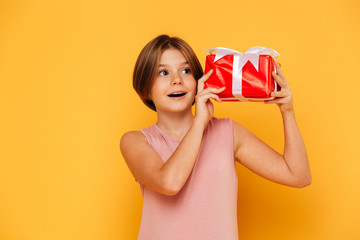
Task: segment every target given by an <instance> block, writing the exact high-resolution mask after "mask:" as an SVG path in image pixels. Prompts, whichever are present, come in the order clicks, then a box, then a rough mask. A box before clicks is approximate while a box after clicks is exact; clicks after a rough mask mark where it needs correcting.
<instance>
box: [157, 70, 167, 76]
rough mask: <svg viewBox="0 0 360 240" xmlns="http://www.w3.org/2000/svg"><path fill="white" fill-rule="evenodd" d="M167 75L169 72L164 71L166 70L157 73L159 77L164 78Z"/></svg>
mask: <svg viewBox="0 0 360 240" xmlns="http://www.w3.org/2000/svg"><path fill="white" fill-rule="evenodd" d="M168 74H169V72H168V71H166V70H161V71H160V72H159V75H161V76H166V75H168Z"/></svg>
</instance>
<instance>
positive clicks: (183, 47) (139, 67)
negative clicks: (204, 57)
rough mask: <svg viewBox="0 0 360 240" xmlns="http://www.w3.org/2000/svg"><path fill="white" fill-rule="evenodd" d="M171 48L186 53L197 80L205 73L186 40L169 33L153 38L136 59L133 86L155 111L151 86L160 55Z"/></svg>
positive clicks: (146, 103) (185, 55)
mask: <svg viewBox="0 0 360 240" xmlns="http://www.w3.org/2000/svg"><path fill="white" fill-rule="evenodd" d="M169 48H175V49H177V50H179V51H180V52H181V53H182V54H183V55H184V57H185V59H186V60H187V61H188V63H189V66H190V71H191V73H192V74H193V76H194V78H195V79H196V81H197V80H199V78H201V77H202V75H203V70H202V67H201V64H200V62H199V59H198V58H197V57H196V54H195V52H194V51H193V50H192V48H191V47H190V46H189V44H187V43H186V42H185V41H184V40H182V39H181V38H178V37H169V36H168V35H160V36H158V37H156V38H154V39H153V40H151V41H150V42H149V43H148V44H146V46H145V47H144V48H143V49H142V50H141V52H140V54H139V57H138V58H137V60H136V64H135V68H134V73H133V87H134V89H135V91H136V92H137V94H138V95H139V97H140V98H141V100H142V101H143V102H144V103H145V105H146V106H148V107H149V108H151V109H152V110H154V111H156V107H155V105H154V102H153V101H152V100H151V99H150V94H151V88H152V86H153V83H154V80H155V78H156V74H157V71H158V66H159V63H160V57H161V55H162V53H163V52H164V51H165V50H167V49H169Z"/></svg>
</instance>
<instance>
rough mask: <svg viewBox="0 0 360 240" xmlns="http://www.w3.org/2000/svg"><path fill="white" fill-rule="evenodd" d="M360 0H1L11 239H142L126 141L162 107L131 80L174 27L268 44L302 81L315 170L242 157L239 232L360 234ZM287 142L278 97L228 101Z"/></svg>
mask: <svg viewBox="0 0 360 240" xmlns="http://www.w3.org/2000/svg"><path fill="white" fill-rule="evenodd" d="M359 12H360V2H359V1H358V0H338V1H333V0H327V1H325V0H320V1H316V0H303V1H287V0H274V1H265V0H258V1H249V0H247V1H243V0H233V1H226V0H225V1H219V0H218V1H214V0H207V1H204V0H200V1H189V0H183V1H158V0H155V1H145V0H139V1H123V0H120V1H116V0H102V1H100V0H98V1H95V0H87V1H85V0H67V1H65V0H48V1H45V0H42V1H40V0H39V1H36V0H28V1H19V0H11V1H10V0H2V1H0V81H1V84H0V123H1V124H0V138H1V142H0V239H1V240H49V239H52V240H64V239H66V240H79V239H81V240H82V239H84V240H115V239H125V240H127V239H136V237H137V232H138V229H139V224H140V217H141V208H142V197H141V193H140V188H139V185H138V184H137V183H136V182H135V181H134V179H133V177H132V175H131V173H130V171H129V170H128V168H127V166H126V163H125V161H124V160H123V158H122V156H121V153H120V151H119V141H120V138H121V136H122V134H123V133H124V132H126V131H129V130H136V129H141V128H143V127H147V126H149V125H151V124H152V123H154V122H155V121H156V115H155V113H154V112H152V111H151V110H149V109H147V108H146V107H145V105H143V103H142V102H141V101H140V99H139V98H138V96H137V95H136V93H135V92H134V91H133V89H132V82H131V81H132V78H131V77H132V70H133V66H134V63H135V60H136V58H137V56H138V54H139V52H140V50H141V49H142V47H143V46H144V45H145V44H146V43H147V42H148V41H149V40H151V39H152V38H154V37H156V36H157V35H159V34H162V33H165V34H170V35H172V36H174V35H175V36H179V37H182V38H183V39H185V40H186V41H187V42H188V43H189V44H190V45H191V46H192V47H193V49H194V50H195V52H196V54H197V55H198V57H199V59H200V61H201V63H202V64H204V62H205V55H204V54H202V52H203V51H204V50H206V49H208V48H211V47H219V46H222V47H229V48H233V49H236V50H238V51H241V52H244V51H245V50H246V49H247V48H249V47H252V46H265V47H270V48H273V49H275V50H276V51H278V52H279V53H280V57H279V58H278V60H279V61H280V62H281V64H282V69H283V72H284V73H285V76H286V78H287V79H288V81H289V82H290V85H291V87H292V91H293V96H294V106H295V110H296V117H297V121H298V124H299V127H300V129H301V132H302V135H303V137H304V140H305V143H306V146H307V150H308V155H309V159H310V164H311V169H312V174H313V183H312V185H310V186H309V187H307V188H304V189H293V188H289V187H285V186H281V185H278V184H275V183H272V182H269V181H267V180H264V179H262V178H260V177H258V176H257V175H255V174H253V173H252V172H250V171H249V170H247V169H245V168H244V167H242V166H241V165H237V173H238V176H239V196H238V199H239V200H238V223H239V237H240V239H246V240H252V239H254V240H255V239H259V240H260V239H261V240H262V239H299V240H300V239H311V240H318V239H327V240H329V239H331V240H332V239H334V240H335V239H360V230H359V221H360V219H359V216H360V207H359V203H360V187H359V183H360V174H359V170H360V154H359V140H358V136H359V134H360V128H359V122H360V117H359V109H360V108H359V106H358V102H359V96H358V95H359V91H360V74H359V71H360V61H359V56H360V44H359V43H360V30H359V29H360V14H359ZM215 116H217V117H231V118H233V119H234V120H235V121H237V122H239V123H241V124H243V125H245V126H246V127H247V128H249V129H250V130H251V131H253V132H254V133H255V134H257V135H258V136H259V137H260V138H261V139H263V140H264V141H265V142H267V143H268V144H269V145H270V146H272V147H273V148H275V149H276V150H277V151H280V152H281V151H282V148H283V133H282V122H281V116H280V113H279V110H278V108H277V107H276V106H274V105H271V106H269V105H264V104H263V103H221V104H217V103H216V104H215Z"/></svg>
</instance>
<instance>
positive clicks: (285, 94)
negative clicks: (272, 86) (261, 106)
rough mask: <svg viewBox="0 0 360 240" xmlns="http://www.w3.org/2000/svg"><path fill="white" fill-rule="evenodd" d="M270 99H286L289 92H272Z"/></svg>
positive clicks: (289, 94)
mask: <svg viewBox="0 0 360 240" xmlns="http://www.w3.org/2000/svg"><path fill="white" fill-rule="evenodd" d="M271 96H272V97H288V96H291V91H279V92H272V93H271Z"/></svg>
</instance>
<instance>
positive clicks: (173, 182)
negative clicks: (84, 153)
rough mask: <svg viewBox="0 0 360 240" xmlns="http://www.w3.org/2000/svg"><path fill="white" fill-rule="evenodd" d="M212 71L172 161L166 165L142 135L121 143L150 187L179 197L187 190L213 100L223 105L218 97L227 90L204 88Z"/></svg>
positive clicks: (137, 175)
mask: <svg viewBox="0 0 360 240" xmlns="http://www.w3.org/2000/svg"><path fill="white" fill-rule="evenodd" d="M211 73H212V71H211V72H209V73H207V74H206V75H204V76H203V77H202V78H201V79H199V81H198V94H197V96H196V113H195V117H194V120H193V123H192V125H191V127H190V129H189V130H188V132H187V133H186V135H185V136H184V138H183V139H182V141H181V142H180V144H179V146H178V147H177V149H176V150H175V152H174V153H173V154H172V155H171V157H170V158H169V159H168V160H167V161H166V162H165V163H164V162H163V161H162V159H161V158H160V156H159V155H158V154H157V153H156V151H155V150H154V149H153V148H152V147H151V146H149V145H148V144H147V141H146V138H145V136H143V135H142V134H141V133H140V132H129V133H126V134H125V135H124V136H123V137H122V139H121V142H120V148H121V152H122V154H123V156H124V159H125V161H126V163H127V165H128V167H129V169H130V171H131V172H132V174H133V176H134V177H135V179H137V180H139V181H140V182H141V183H143V184H144V185H146V186H147V187H149V188H151V189H153V190H155V191H157V192H159V193H162V194H165V195H170V196H172V195H175V194H177V192H178V191H180V189H181V188H182V187H183V185H184V184H185V182H186V180H187V179H188V177H189V176H190V173H191V170H192V168H193V166H194V164H195V161H196V158H197V155H198V152H199V149H200V145H201V141H202V136H203V132H204V129H205V128H206V126H207V124H208V122H209V120H210V119H211V117H212V114H213V106H212V103H211V102H210V100H209V99H210V98H213V99H215V100H217V101H220V99H219V98H218V96H217V95H216V93H220V92H221V91H223V90H224V89H213V88H207V89H205V90H204V89H203V88H204V82H205V81H206V80H207V79H208V78H209V76H210V75H211Z"/></svg>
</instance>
